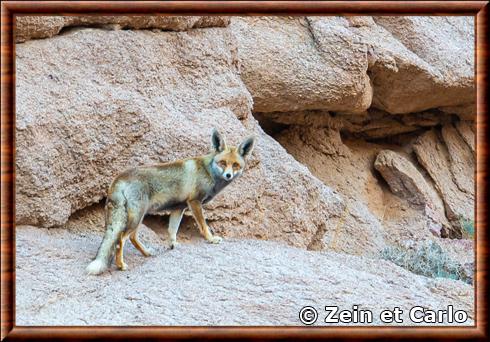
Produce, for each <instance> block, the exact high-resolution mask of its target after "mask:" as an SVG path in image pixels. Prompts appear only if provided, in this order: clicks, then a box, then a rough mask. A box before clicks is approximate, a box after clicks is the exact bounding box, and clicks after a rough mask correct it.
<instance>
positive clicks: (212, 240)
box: [208, 235, 223, 243]
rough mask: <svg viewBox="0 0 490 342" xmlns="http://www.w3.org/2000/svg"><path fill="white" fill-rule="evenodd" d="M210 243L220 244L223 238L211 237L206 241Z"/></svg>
mask: <svg viewBox="0 0 490 342" xmlns="http://www.w3.org/2000/svg"><path fill="white" fill-rule="evenodd" d="M208 241H209V242H210V243H220V242H221V241H223V238H222V237H220V236H217V235H215V236H213V237H212V238H211V239H209V240H208Z"/></svg>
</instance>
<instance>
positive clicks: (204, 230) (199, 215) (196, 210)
mask: <svg viewBox="0 0 490 342" xmlns="http://www.w3.org/2000/svg"><path fill="white" fill-rule="evenodd" d="M187 205H188V206H189V209H191V212H192V216H194V219H195V220H196V222H197V225H198V226H199V230H200V231H201V234H202V235H203V236H204V238H205V239H206V240H208V241H209V242H211V243H220V242H221V241H222V240H223V239H222V238H221V237H219V236H217V235H214V236H213V234H212V233H211V231H210V230H209V226H208V224H207V223H206V220H205V219H204V214H203V212H202V205H201V202H200V201H197V200H194V201H189V202H187Z"/></svg>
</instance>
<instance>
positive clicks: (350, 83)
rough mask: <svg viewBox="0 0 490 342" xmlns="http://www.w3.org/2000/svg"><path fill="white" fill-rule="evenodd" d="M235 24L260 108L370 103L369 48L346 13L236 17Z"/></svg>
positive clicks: (345, 107) (358, 107) (244, 72)
mask: <svg viewBox="0 0 490 342" xmlns="http://www.w3.org/2000/svg"><path fill="white" fill-rule="evenodd" d="M230 28H231V30H232V33H233V36H234V37H235V39H236V41H237V45H238V58H239V60H240V62H241V77H242V79H243V81H244V82H245V84H246V86H247V88H248V90H249V91H250V93H251V94H252V96H253V99H254V111H255V112H273V111H279V112H284V111H295V110H315V109H322V110H330V111H348V112H362V111H364V110H366V109H367V108H368V107H369V105H370V103H371V97H372V92H371V86H370V84H369V78H368V77H367V74H366V71H367V59H366V49H365V46H364V45H362V44H360V43H359V42H358V41H357V40H356V37H355V36H354V35H353V34H352V33H351V32H350V31H349V30H348V28H347V21H346V19H344V18H340V17H325V18H316V17H314V18H303V17H236V18H235V17H234V18H232V20H231V24H230Z"/></svg>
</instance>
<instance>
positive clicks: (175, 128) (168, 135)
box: [16, 28, 343, 247]
mask: <svg viewBox="0 0 490 342" xmlns="http://www.w3.org/2000/svg"><path fill="white" fill-rule="evenodd" d="M234 51H235V50H234V46H233V43H232V42H231V41H230V40H229V35H228V32H227V31H226V30H224V29H219V28H212V29H206V30H193V31H189V32H183V33H172V32H160V33H158V32H149V31H130V30H129V31H103V30H100V29H85V30H81V31H78V32H74V33H72V34H69V35H64V36H58V37H55V38H52V39H47V40H37V41H30V42H27V43H24V44H20V45H18V47H17V63H16V66H17V70H16V74H17V92H16V93H17V99H16V103H17V136H16V140H17V151H18V153H17V159H16V166H17V170H18V171H17V185H16V191H17V192H16V196H17V208H16V214H17V222H18V223H19V224H31V225H41V226H47V227H51V226H60V225H63V224H64V223H65V222H66V221H67V220H68V218H69V217H70V215H71V214H73V213H74V212H76V211H77V210H79V209H82V208H84V207H87V206H88V205H91V204H93V203H95V202H98V201H100V200H101V199H102V198H103V197H104V196H105V194H106V191H107V188H108V186H109V184H110V182H111V180H112V179H113V177H114V176H115V175H116V174H118V173H119V172H122V171H123V170H124V169H126V168H129V167H132V166H135V165H142V164H148V163H155V162H166V161H171V160H175V159H180V158H184V157H189V156H193V155H199V154H205V153H207V151H208V150H209V148H210V132H211V129H212V128H213V127H218V128H220V129H221V131H222V133H223V134H224V135H225V136H227V137H228V140H229V143H230V144H236V143H238V142H239V139H241V138H243V137H244V136H245V135H247V134H249V133H250V132H255V133H256V134H257V135H258V136H259V142H258V146H257V148H256V151H255V153H254V156H253V157H252V158H251V160H250V163H249V167H248V170H246V171H245V175H244V176H243V177H242V178H241V179H240V180H239V181H237V182H236V183H235V184H233V185H231V186H230V187H229V188H228V189H227V190H226V191H225V192H224V193H223V195H220V196H219V197H218V198H217V199H216V201H215V202H212V203H211V204H210V205H209V206H208V211H207V213H208V217H209V219H210V220H211V221H214V223H212V226H213V228H215V230H216V231H217V232H219V233H220V234H224V235H227V236H249V237H257V238H264V239H281V240H285V241H288V242H289V243H291V244H294V245H297V246H303V247H306V246H308V245H309V244H310V243H311V239H312V238H313V236H314V235H315V234H316V233H317V231H318V230H319V229H320V230H323V231H324V230H326V229H327V227H328V225H329V219H330V218H331V217H333V216H336V215H338V214H339V213H340V211H341V210H342V208H343V205H342V201H341V199H340V197H339V196H338V195H335V194H333V193H332V192H331V190H330V189H329V188H328V187H327V186H325V185H324V184H322V183H321V182H320V181H319V180H317V179H316V178H314V177H313V176H312V175H311V174H310V173H309V172H308V170H307V169H306V168H305V167H304V166H302V165H300V164H299V163H297V162H296V161H295V160H294V159H293V158H292V157H290V156H289V155H287V153H285V151H284V149H283V148H282V147H281V146H279V145H278V144H277V143H276V142H275V141H274V140H273V139H271V138H269V137H268V136H267V135H265V134H264V133H263V132H262V131H261V129H260V128H259V127H258V126H257V124H256V122H255V120H254V119H253V118H252V117H251V116H250V115H249V114H250V108H251V105H252V102H251V98H250V95H249V93H248V92H247V90H246V88H245V87H244V85H243V83H242V82H241V80H240V78H239V76H238V73H237V69H236V65H237V63H238V62H237V60H236V56H235V54H234ZM48 55H49V56H52V57H51V58H50V63H45V56H48ZM189 94H192V96H189ZM240 120H241V121H240ZM284 189H287V191H284ZM225 194H226V195H225Z"/></svg>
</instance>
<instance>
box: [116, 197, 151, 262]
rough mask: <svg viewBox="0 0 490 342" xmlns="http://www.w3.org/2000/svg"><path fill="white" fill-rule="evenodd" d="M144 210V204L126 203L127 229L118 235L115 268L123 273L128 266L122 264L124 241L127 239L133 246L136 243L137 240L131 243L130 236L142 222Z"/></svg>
mask: <svg viewBox="0 0 490 342" xmlns="http://www.w3.org/2000/svg"><path fill="white" fill-rule="evenodd" d="M144 208H145V204H144V203H143V202H139V203H138V205H130V204H129V203H128V208H127V227H126V230H125V231H124V232H121V234H120V237H119V243H118V246H117V247H118V249H117V251H116V266H117V267H118V268H119V269H120V270H121V271H125V270H127V268H128V265H127V264H126V263H125V262H124V244H125V243H126V240H127V239H128V238H130V239H131V242H133V244H134V243H135V242H134V241H138V240H137V239H134V241H133V237H132V235H135V234H136V231H137V229H138V226H139V225H140V223H141V221H143V217H144V216H145V209H144ZM138 242H139V241H138ZM135 246H136V244H135ZM139 246H140V247H142V245H141V244H139ZM136 248H138V246H136ZM138 249H139V248H138ZM140 251H141V250H140ZM142 253H143V252H142Z"/></svg>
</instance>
